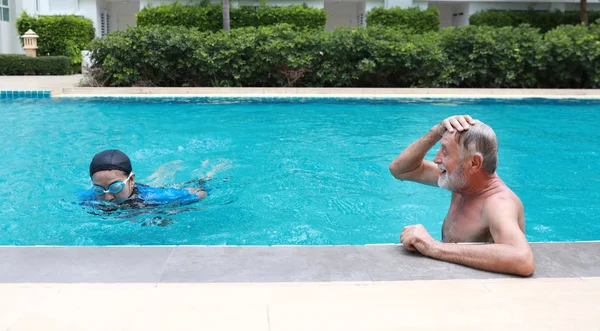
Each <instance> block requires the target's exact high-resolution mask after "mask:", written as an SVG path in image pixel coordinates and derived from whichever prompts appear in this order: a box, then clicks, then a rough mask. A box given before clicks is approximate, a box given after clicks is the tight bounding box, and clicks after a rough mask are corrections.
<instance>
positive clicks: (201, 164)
mask: <svg viewBox="0 0 600 331" xmlns="http://www.w3.org/2000/svg"><path fill="white" fill-rule="evenodd" d="M0 106H1V108H0V114H1V117H0V123H2V125H1V127H2V130H0V141H2V144H0V162H1V167H0V245H171V244H175V245H179V244H181V245H190V244H199V245H225V244H228V245H276V244H291V245H341V244H376V243H398V237H399V234H400V232H401V231H402V228H403V227H404V226H405V225H410V224H415V223H422V224H424V225H425V227H426V228H427V229H428V230H429V231H430V232H431V233H432V235H433V236H434V237H436V238H438V239H439V238H440V236H441V233H440V229H441V224H442V221H443V218H444V216H445V213H446V211H447V208H448V205H449V198H450V193H449V192H447V191H444V190H441V189H437V188H432V187H427V186H422V185H419V184H413V183H401V182H400V181H397V180H395V179H394V178H393V177H392V176H391V175H390V173H389V171H388V166H389V163H390V162H391V160H393V159H394V158H395V157H396V155H397V154H398V153H400V152H401V150H402V149H403V148H404V147H406V146H407V145H408V144H409V143H411V142H412V141H414V140H415V139H417V138H419V137H420V136H421V135H422V134H424V133H425V132H426V131H427V130H428V129H429V128H430V127H431V126H432V125H434V124H435V123H437V122H438V121H440V120H441V119H443V118H445V117H447V116H450V115H453V114H470V115H472V116H473V117H475V118H478V119H481V120H482V121H484V122H486V123H488V124H490V125H491V126H492V128H494V129H495V131H496V133H497V135H498V137H499V142H500V155H499V168H498V173H499V175H500V176H501V177H502V178H503V179H504V181H505V182H506V183H507V184H508V185H509V186H510V187H511V188H512V189H513V190H514V191H515V192H516V193H517V194H518V195H519V196H520V197H521V199H522V201H523V203H524V205H525V213H526V222H527V237H528V239H529V240H530V241H583V240H599V239H600V222H599V221H598V220H599V217H598V215H599V214H600V179H599V176H598V165H599V164H600V151H599V150H598V144H599V143H600V101H576V100H567V101H549V100H542V99H538V100H515V101H506V100H504V101H502V100H479V101H476V100H462V101H461V100H447V101H444V100H395V101H394V100H385V101H368V100H367V101H364V100H363V101H361V100H347V101H342V100H312V101H311V100H302V99H296V100H289V101H285V100H277V99H271V100H267V101H264V100H263V101H257V100H232V99H222V100H219V99H214V100H213V99H205V100H202V99H187V100H179V101H173V100H156V99H139V100H122V99H121V100H119V99H100V100H95V99H57V98H52V99H40V100H24V99H20V100H0ZM108 148H118V149H121V150H123V151H125V152H126V153H127V154H129V156H130V157H131V159H132V162H133V167H134V171H135V172H136V174H137V177H136V179H137V181H138V182H142V183H147V184H152V185H165V186H178V185H181V183H183V182H185V181H187V180H193V179H196V178H210V179H211V180H209V181H208V182H207V183H206V187H207V188H208V189H209V190H210V195H209V197H208V198H207V199H205V200H203V201H202V202H200V203H197V204H193V205H189V206H186V207H185V208H184V207H179V208H174V209H167V210H160V209H159V210H144V211H143V213H141V214H132V213H122V214H113V215H105V214H97V213H93V211H92V210H90V209H88V208H85V207H81V206H79V205H77V204H76V202H77V201H76V199H75V196H74V192H76V191H78V190H83V189H86V188H88V187H89V185H90V180H89V177H88V166H89V162H90V160H91V158H92V156H93V155H94V153H96V152H98V151H100V150H103V149H108ZM436 149H437V146H436V148H434V150H432V151H431V152H430V153H429V154H428V156H427V158H428V159H432V158H433V155H434V153H435V150H436Z"/></svg>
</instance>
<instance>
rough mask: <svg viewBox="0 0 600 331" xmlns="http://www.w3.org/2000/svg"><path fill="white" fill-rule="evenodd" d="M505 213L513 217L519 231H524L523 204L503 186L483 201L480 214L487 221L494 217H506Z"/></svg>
mask: <svg viewBox="0 0 600 331" xmlns="http://www.w3.org/2000/svg"><path fill="white" fill-rule="evenodd" d="M506 213H508V214H509V215H510V214H512V215H514V220H515V221H517V222H518V223H519V227H520V228H521V229H524V227H525V220H524V207H523V203H522V202H521V199H519V197H518V196H517V195H516V194H515V193H514V192H513V191H512V190H511V189H510V188H508V187H507V186H505V185H504V186H503V187H500V188H499V189H498V190H496V191H495V192H493V193H492V194H491V195H490V196H489V197H487V198H486V199H485V203H484V205H483V210H482V214H483V216H484V218H485V219H487V220H488V221H489V220H490V219H491V218H493V217H494V215H498V214H504V215H506Z"/></svg>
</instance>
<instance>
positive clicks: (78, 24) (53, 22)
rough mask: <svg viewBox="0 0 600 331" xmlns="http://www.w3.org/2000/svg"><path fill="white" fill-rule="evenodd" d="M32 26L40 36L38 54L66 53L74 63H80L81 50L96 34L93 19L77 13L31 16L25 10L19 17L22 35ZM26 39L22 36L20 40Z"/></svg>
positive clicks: (64, 54)
mask: <svg viewBox="0 0 600 331" xmlns="http://www.w3.org/2000/svg"><path fill="white" fill-rule="evenodd" d="M29 29H31V30H33V31H34V32H35V33H36V34H37V35H38V36H39V39H38V50H37V54H38V56H44V55H50V56H67V57H69V58H70V59H71V63H72V64H73V65H75V66H77V65H80V64H81V60H82V58H81V51H82V50H85V49H87V47H88V46H89V44H90V42H91V41H92V40H93V39H94V37H95V30H94V25H93V23H92V21H91V20H89V19H87V18H83V17H77V16H75V15H56V16H38V17H37V18H36V17H32V16H29V15H28V14H27V13H26V12H23V14H21V17H19V18H18V19H17V30H18V32H19V35H23V34H25V32H26V31H27V30H29ZM22 42H23V40H21V43H22Z"/></svg>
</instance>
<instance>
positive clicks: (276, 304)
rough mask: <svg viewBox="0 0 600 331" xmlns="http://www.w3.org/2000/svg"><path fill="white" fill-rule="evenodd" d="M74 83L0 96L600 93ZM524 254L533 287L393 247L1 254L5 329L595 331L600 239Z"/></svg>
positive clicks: (45, 80)
mask: <svg viewBox="0 0 600 331" xmlns="http://www.w3.org/2000/svg"><path fill="white" fill-rule="evenodd" d="M80 79H81V77H80V76H65V77H6V76H4V77H3V76H0V91H11V94H14V91H17V97H28V96H27V92H26V91H38V93H37V97H48V96H47V95H46V94H45V93H44V91H50V92H51V96H52V97H61V96H62V97H72V96H92V95H96V96H108V95H110V96H156V97H163V96H173V95H179V96H192V95H194V96H237V97H239V96H257V95H258V96H275V97H277V96H307V97H310V96H327V97H339V96H354V97H357V96H358V97H360V96H375V97H389V96H391V97H398V96H403V97H462V98H464V97H492V98H494V97H502V98H512V97H516V98H538V97H539V98H590V99H592V98H600V90H522V89H498V90H489V89H295V88H291V89H283V88H276V89H273V88H271V89H269V88H267V89H256V88H242V89H236V88H214V89H211V88H176V89H164V88H119V89H114V88H101V89H98V88H77V87H75V86H76V84H77V82H79V80H80ZM21 91H25V92H24V93H23V94H21ZM39 91H42V93H41V96H40V93H39ZM22 95H23V96H22ZM4 96H5V97H7V96H8V93H5V94H4ZM30 97H36V96H35V95H34V93H31V96H30ZM0 98H2V93H1V92H0ZM532 247H533V250H534V255H535V259H536V265H537V269H536V272H535V274H534V275H533V276H532V277H529V278H521V277H514V276H508V275H502V274H495V273H489V272H483V271H478V270H474V269H471V268H467V267H463V266H459V265H455V264H450V263H445V262H441V261H436V260H432V259H428V258H424V257H422V256H420V255H418V254H414V253H410V252H407V251H406V250H404V249H403V248H402V247H401V246H400V245H372V246H274V247H255V246H250V247H237V246H233V247H232V246H226V247H221V246H217V247H214V246H213V247H210V246H209V247H205V246H176V247H174V246H158V247H0V271H1V272H0V294H1V295H0V330H11V331H14V330H111V331H112V330H265V331H267V330H268V331H272V330H274V331H277V330H311V331H312V330H345V331H347V330H369V331H371V330H478V331H479V330H511V331H515V330H596V331H600V304H599V303H598V301H599V299H600V242H582V243H532Z"/></svg>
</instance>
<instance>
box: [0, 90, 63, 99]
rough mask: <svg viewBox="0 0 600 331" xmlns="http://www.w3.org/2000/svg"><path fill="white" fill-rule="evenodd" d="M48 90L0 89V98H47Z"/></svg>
mask: <svg viewBox="0 0 600 331" xmlns="http://www.w3.org/2000/svg"><path fill="white" fill-rule="evenodd" d="M51 97H52V94H51V92H50V90H0V100H5V99H48V98H51Z"/></svg>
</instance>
